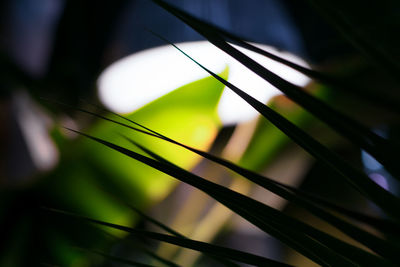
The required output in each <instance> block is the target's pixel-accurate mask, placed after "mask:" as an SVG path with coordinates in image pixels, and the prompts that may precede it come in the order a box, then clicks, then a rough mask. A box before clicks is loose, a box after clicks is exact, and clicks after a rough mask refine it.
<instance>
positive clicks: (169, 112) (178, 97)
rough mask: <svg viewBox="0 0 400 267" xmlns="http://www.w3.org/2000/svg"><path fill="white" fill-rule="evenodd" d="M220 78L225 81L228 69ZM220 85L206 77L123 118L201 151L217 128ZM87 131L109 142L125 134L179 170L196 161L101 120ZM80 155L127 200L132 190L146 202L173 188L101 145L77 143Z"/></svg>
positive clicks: (218, 125) (209, 142) (207, 145)
mask: <svg viewBox="0 0 400 267" xmlns="http://www.w3.org/2000/svg"><path fill="white" fill-rule="evenodd" d="M221 75H222V76H224V77H227V75H228V69H225V71H224V72H222V73H221ZM149 82H151V81H149ZM223 87H224V86H223V85H222V84H220V83H218V82H217V81H215V79H213V78H212V77H207V78H204V79H201V80H199V81H196V82H193V83H191V84H188V85H185V86H183V87H181V88H178V89H176V90H175V91H173V92H171V93H169V94H167V95H165V96H163V97H161V98H159V99H157V100H155V101H153V102H151V103H149V104H147V105H146V106H144V107H143V108H141V109H139V110H137V111H135V112H133V113H132V114H130V115H128V116H127V117H128V118H130V119H133V120H135V121H138V122H146V123H147V124H148V125H149V126H151V127H152V128H154V129H159V130H160V131H162V132H165V133H168V135H170V136H173V137H174V138H176V139H177V140H181V141H182V142H185V143H188V144H190V145H192V146H194V147H198V148H201V149H207V148H208V147H209V146H210V145H211V143H212V141H213V140H214V138H215V136H216V134H217V131H218V129H219V127H220V122H219V119H218V117H217V112H216V106H217V103H218V100H219V98H220V95H221V93H222V89H223ZM90 133H91V134H95V135H101V136H104V137H105V138H107V139H108V140H113V141H115V142H118V141H119V140H121V137H120V136H119V135H118V134H117V133H121V134H124V135H127V136H129V137H132V138H134V139H135V140H137V141H138V142H140V143H141V144H144V145H146V146H148V147H150V148H151V149H154V150H156V151H158V152H159V153H160V154H161V155H163V156H165V157H167V158H169V159H170V160H171V161H173V162H179V164H180V165H181V166H184V167H185V168H191V167H193V166H194V165H195V164H196V162H198V160H199V157H196V156H193V155H191V154H190V153H188V152H187V151H184V150H180V151H179V150H172V149H171V148H172V146H171V144H165V143H164V142H161V141H154V140H153V139H151V138H150V137H147V136H143V135H140V134H137V133H132V132H131V131H129V130H128V129H124V130H122V131H121V129H120V127H118V126H116V125H110V123H107V122H104V121H98V122H97V123H96V125H95V126H94V127H93V128H91V129H90ZM80 151H81V153H83V154H84V155H85V157H86V158H87V159H88V160H89V161H90V162H92V164H93V165H95V166H96V167H97V168H99V169H100V170H101V171H102V172H104V173H106V174H109V177H110V179H113V180H112V181H111V182H112V183H115V184H117V185H119V187H120V190H121V193H122V194H125V195H126V196H131V190H132V188H135V189H136V191H140V192H142V193H143V195H144V196H146V197H147V198H148V199H149V200H150V201H154V200H157V199H161V198H163V197H164V196H165V194H166V193H167V192H169V190H170V189H171V187H172V186H173V185H174V183H173V182H172V181H171V180H170V179H164V177H165V176H164V175H162V174H160V173H159V172H155V171H154V170H152V169H151V168H148V167H146V166H143V165H141V164H137V163H132V162H131V161H129V160H128V159H127V158H126V157H123V156H122V155H114V156H113V157H110V156H109V153H108V151H107V150H106V149H104V147H99V146H96V145H94V144H93V143H91V142H88V140H85V139H83V140H82V141H81V148H80Z"/></svg>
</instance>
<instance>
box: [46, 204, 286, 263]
mask: <svg viewBox="0 0 400 267" xmlns="http://www.w3.org/2000/svg"><path fill="white" fill-rule="evenodd" d="M47 210H49V211H52V212H55V213H58V214H62V215H66V216H70V217H74V218H76V219H81V220H85V221H88V222H92V223H95V224H99V225H103V226H107V227H111V228H115V229H118V230H122V231H126V232H128V233H131V234H134V235H139V236H143V237H147V238H151V239H154V240H158V241H162V242H167V243H170V244H174V245H177V246H181V247H185V248H189V249H193V250H197V251H200V252H204V253H207V254H211V255H214V256H218V257H224V258H229V259H232V260H236V261H240V262H243V263H247V264H253V265H258V266H290V265H287V264H284V263H280V262H277V261H274V260H270V259H267V258H265V257H261V256H257V255H254V254H250V253H246V252H243V251H239V250H235V249H230V248H225V247H220V246H216V245H211V244H208V243H204V242H200V241H195V240H190V239H186V238H180V237H176V236H171V235H165V234H160V233H155V232H149V231H143V230H138V229H134V228H130V227H126V226H121V225H117V224H113V223H108V222H103V221H99V220H96V219H92V218H88V217H84V216H80V215H77V214H73V213H69V212H65V211H61V210H56V209H49V208H47Z"/></svg>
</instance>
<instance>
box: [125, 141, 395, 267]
mask: <svg viewBox="0 0 400 267" xmlns="http://www.w3.org/2000/svg"><path fill="white" fill-rule="evenodd" d="M125 138H126V139H127V140H128V141H130V142H131V143H133V144H134V145H136V146H138V147H139V148H140V149H142V150H144V151H145V152H146V153H148V154H150V156H152V157H153V158H156V159H157V160H159V161H160V160H161V161H164V162H168V161H166V160H165V159H163V158H162V157H161V156H159V155H157V154H156V153H154V152H152V151H150V150H148V149H147V148H144V147H143V146H141V145H140V144H137V143H135V142H134V141H133V140H131V139H130V138H128V137H125ZM175 143H177V142H175ZM177 145H180V146H182V147H185V148H187V149H189V150H190V151H193V152H194V153H197V154H199V155H201V156H203V157H205V158H207V159H209V160H211V161H213V162H216V163H218V164H220V165H222V166H225V167H227V168H228V169H230V170H232V171H234V172H236V173H238V174H240V175H242V176H243V177H245V178H247V179H248V180H250V181H252V182H254V183H256V184H258V185H260V186H261V187H263V188H265V189H267V190H269V191H271V192H273V193H275V194H276V195H278V196H280V197H282V198H284V199H286V200H288V201H290V202H291V203H294V204H296V205H298V206H301V207H303V208H305V209H306V210H308V211H309V212H311V213H312V214H314V215H315V216H317V217H319V218H321V219H322V220H325V221H326V222H327V223H329V224H331V225H332V226H334V227H336V228H337V229H339V230H340V231H342V232H343V233H345V234H347V235H348V236H350V237H352V238H353V239H354V240H357V241H359V242H360V243H362V244H364V245H365V246H367V247H369V248H370V249H372V250H373V251H375V252H376V253H378V254H379V255H381V256H383V257H387V258H388V259H390V260H392V261H394V262H396V261H398V260H399V259H398V251H399V250H400V247H399V246H398V245H397V246H396V245H395V244H392V243H391V242H389V241H386V240H383V239H381V238H378V237H376V236H375V235H372V234H370V233H368V232H366V231H364V230H362V229H361V228H359V227H356V226H354V225H352V224H350V223H348V222H346V221H344V220H342V219H340V218H338V217H336V216H334V215H332V214H331V213H329V212H326V211H325V210H323V209H321V208H320V207H319V206H317V205H315V204H314V203H313V202H310V201H308V200H307V199H304V198H301V197H299V196H297V195H296V194H293V193H290V192H289V191H287V190H286V189H284V188H282V187H281V186H280V185H278V184H276V183H273V182H271V179H269V178H266V177H264V176H261V175H259V174H257V173H254V172H251V171H249V170H246V169H244V168H241V167H239V166H237V165H235V164H233V163H230V162H228V161H226V160H224V159H221V158H218V157H215V156H213V155H210V154H208V153H206V152H202V151H199V150H196V149H193V148H189V147H187V146H185V145H183V144H180V143H177ZM169 163H170V162H169ZM170 164H172V163H170Z"/></svg>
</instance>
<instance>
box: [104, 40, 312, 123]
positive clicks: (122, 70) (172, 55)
mask: <svg viewBox="0 0 400 267" xmlns="http://www.w3.org/2000/svg"><path fill="white" fill-rule="evenodd" d="M177 46H178V47H179V48H181V49H182V50H183V51H185V52H186V53H187V54H189V55H190V56H191V57H192V58H194V59H195V60H196V61H198V62H199V63H200V64H202V65H204V66H205V67H207V68H208V69H210V70H211V71H213V72H215V73H219V72H222V71H223V70H224V69H225V67H226V66H227V65H228V66H229V79H228V81H229V82H231V83H232V84H234V85H236V86H237V87H239V88H240V89H242V90H244V91H245V92H246V93H248V94H249V95H251V96H253V97H254V98H256V99H257V100H259V101H261V102H264V103H266V102H268V100H269V99H270V98H272V97H273V96H275V95H278V94H281V93H280V91H279V90H277V89H276V88H275V87H273V86H272V85H270V84H269V83H267V82H266V81H264V80H263V79H262V78H260V77H259V76H257V75H256V74H254V73H253V72H251V71H249V70H248V69H247V68H246V67H244V66H242V65H241V64H240V63H238V62H237V61H236V60H235V59H233V58H231V57H230V56H229V55H227V54H225V53H224V52H223V51H221V50H220V49H218V48H216V47H215V46H213V45H212V44H210V43H209V42H206V41H200V42H189V43H181V44H177ZM257 46H258V47H260V48H262V49H264V50H266V51H268V52H270V53H273V54H276V55H279V56H281V57H283V58H285V59H288V60H290V61H292V62H295V63H298V64H300V65H303V66H307V64H306V63H305V62H304V61H303V60H301V59H300V58H298V57H296V56H293V55H291V54H289V53H285V52H278V51H277V50H276V49H274V48H272V47H269V46H266V45H257ZM235 47H236V48H237V49H239V50H240V51H241V52H243V53H245V54H246V55H248V56H249V57H251V58H252V59H253V60H255V61H257V62H258V63H260V64H261V65H263V66H265V67H266V68H268V69H269V70H271V71H272V72H274V73H276V74H278V75H279V76H281V77H283V78H284V79H286V80H287V81H289V82H292V83H294V84H296V85H299V86H305V85H306V84H307V83H308V82H309V79H308V78H307V77H306V76H304V75H302V74H301V73H299V72H297V71H295V70H293V69H291V68H289V67H286V66H284V65H282V64H279V63H276V62H274V61H272V60H270V59H268V58H266V57H264V56H261V55H259V54H257V53H254V52H251V51H249V50H246V49H244V48H240V47H237V46H235ZM207 76H209V75H208V73H207V72H205V71H204V70H203V69H201V68H199V67H198V66H196V64H194V63H193V62H192V61H190V60H189V59H188V58H186V57H185V56H184V55H182V54H181V53H180V52H179V51H177V50H176V49H175V48H174V47H172V46H170V45H168V46H162V47H157V48H152V49H148V50H145V51H142V52H139V53H135V54H133V55H130V56H128V57H125V58H123V59H121V60H119V61H117V62H115V63H113V64H112V65H111V66H109V67H108V68H107V69H106V70H105V71H104V72H103V73H102V74H101V76H100V77H99V80H98V88H99V97H100V100H101V102H102V103H103V104H104V105H105V106H106V107H107V108H109V109H110V110H112V111H115V112H118V113H130V112H132V111H134V110H136V109H138V108H140V107H142V106H144V105H145V104H147V103H149V102H150V101H153V100H155V99H157V98H159V97H161V96H162V95H164V94H166V93H169V92H171V91H172V90H174V89H176V88H178V87H180V86H183V85H185V84H188V83H190V82H193V81H196V80H199V79H201V78H205V77H207ZM218 114H219V116H220V118H221V121H222V122H223V124H224V125H227V124H234V123H238V122H242V121H246V120H250V119H252V118H254V117H255V116H256V115H257V114H258V113H257V112H256V111H255V110H254V109H253V108H252V107H251V106H250V105H249V104H247V103H246V102H245V101H244V100H242V99H241V98H240V97H238V96H237V95H236V94H234V93H233V92H231V91H230V90H229V89H228V88H225V89H224V92H223V94H222V97H221V100H220V102H219V105H218Z"/></svg>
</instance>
